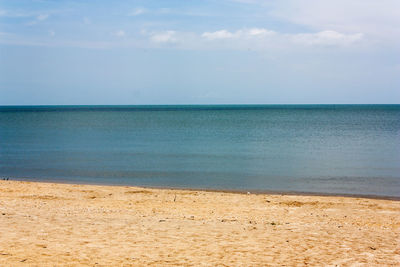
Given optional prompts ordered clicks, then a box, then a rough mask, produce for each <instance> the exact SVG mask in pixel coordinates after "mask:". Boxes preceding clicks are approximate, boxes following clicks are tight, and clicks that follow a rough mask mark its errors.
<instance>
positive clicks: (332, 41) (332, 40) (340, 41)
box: [292, 31, 363, 46]
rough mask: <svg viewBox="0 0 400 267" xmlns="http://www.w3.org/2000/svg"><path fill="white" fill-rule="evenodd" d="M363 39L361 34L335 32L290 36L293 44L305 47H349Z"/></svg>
mask: <svg viewBox="0 0 400 267" xmlns="http://www.w3.org/2000/svg"><path fill="white" fill-rule="evenodd" d="M362 38H363V34H362V33H356V34H343V33H339V32H336V31H321V32H317V33H301V34H295V35H293V36H292V39H293V41H294V42H295V43H300V44H305V45H337V46H343V45H350V44H353V43H355V42H357V41H359V40H361V39H362Z"/></svg>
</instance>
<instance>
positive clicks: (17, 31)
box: [0, 0, 400, 105]
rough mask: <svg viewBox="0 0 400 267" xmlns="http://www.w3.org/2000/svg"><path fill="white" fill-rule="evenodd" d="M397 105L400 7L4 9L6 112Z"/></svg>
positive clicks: (354, 2) (243, 1) (2, 99)
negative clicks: (61, 107)
mask: <svg viewBox="0 0 400 267" xmlns="http://www.w3.org/2000/svg"><path fill="white" fill-rule="evenodd" d="M230 103H238V104H263V103H266V104H280V103H289V104H290V103H400V1H398V0H381V1H376V0H350V1H349V0H335V1H333V0H332V1H328V0H277V1H273V0H272V1H259V0H218V1H217V0H209V1H170V0H165V1H151V0H149V1H50V0H32V1H20V0H13V1H11V0H9V1H3V0H0V105H30V104H33V105H35V104H230Z"/></svg>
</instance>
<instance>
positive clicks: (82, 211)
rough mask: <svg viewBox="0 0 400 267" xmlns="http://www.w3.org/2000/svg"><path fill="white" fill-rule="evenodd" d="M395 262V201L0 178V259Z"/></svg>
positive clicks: (399, 260)
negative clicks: (38, 181) (74, 183)
mask: <svg viewBox="0 0 400 267" xmlns="http://www.w3.org/2000/svg"><path fill="white" fill-rule="evenodd" d="M358 264H360V265H365V266H374V265H393V266H399V265H400V201H396V200H383V199H366V198H351V197H335V196H304V195H301V196H296V195H267V194H257V195H255V194H250V195H247V194H238V193H224V192H205V191H193V190H169V189H148V188H138V187H126V186H97V185H71V184H53V183H36V182H19V181H0V266H19V265H22V266H43V265H51V266H52V265H57V266H59V265H91V266H110V265H118V266H121V265H123V266H129V265H132V266H141V265H156V266H165V265H184V266H190V265H194V266H198V265H204V266H215V265H219V266H224V265H226V266H265V265H279V266H283V265H286V266H293V265H300V266H301V265H325V266H326V265H332V266H335V265H340V266H348V265H356V266H357V265H358Z"/></svg>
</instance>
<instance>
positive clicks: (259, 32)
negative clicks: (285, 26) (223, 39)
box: [248, 28, 275, 36]
mask: <svg viewBox="0 0 400 267" xmlns="http://www.w3.org/2000/svg"><path fill="white" fill-rule="evenodd" d="M274 33H275V32H274V31H269V30H267V29H260V28H253V29H250V30H248V34H249V35H251V36H265V35H271V34H274Z"/></svg>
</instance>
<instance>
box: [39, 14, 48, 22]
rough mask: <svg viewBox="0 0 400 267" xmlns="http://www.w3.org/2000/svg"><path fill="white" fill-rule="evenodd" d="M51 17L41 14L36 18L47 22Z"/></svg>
mask: <svg viewBox="0 0 400 267" xmlns="http://www.w3.org/2000/svg"><path fill="white" fill-rule="evenodd" d="M48 17H49V15H48V14H41V15H39V16H37V17H36V19H37V20H39V21H42V20H46V19H47V18H48Z"/></svg>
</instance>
